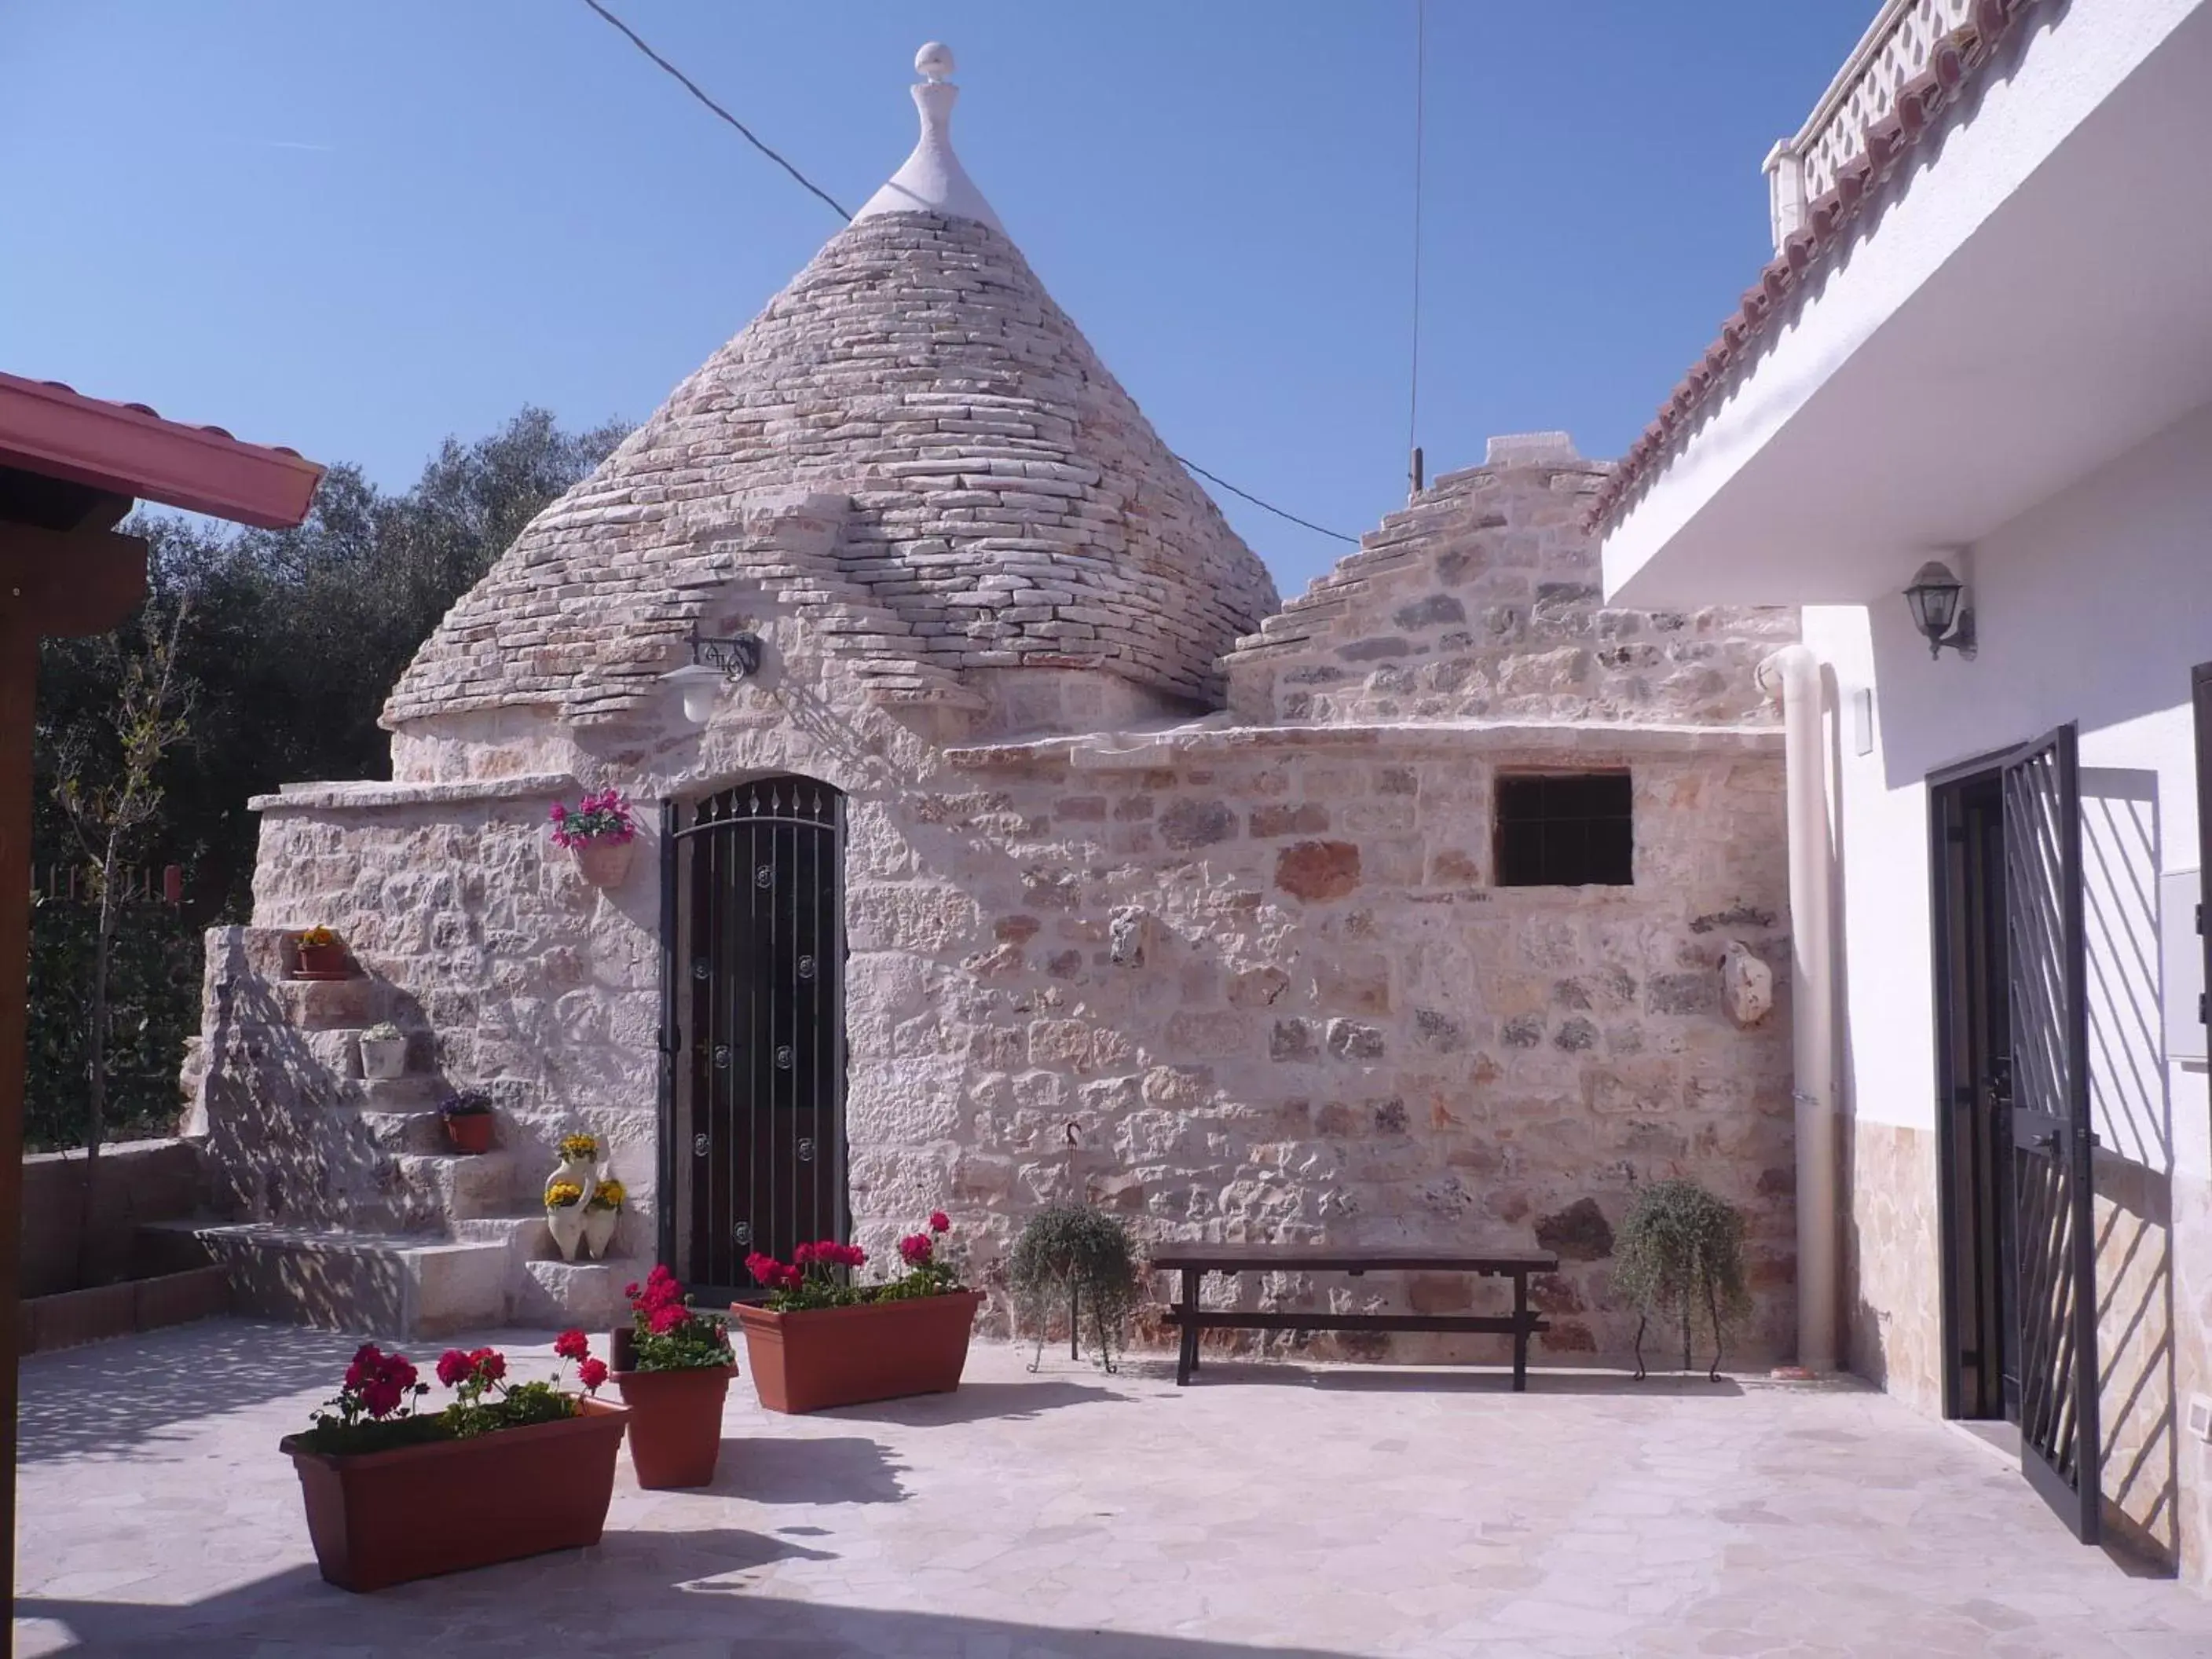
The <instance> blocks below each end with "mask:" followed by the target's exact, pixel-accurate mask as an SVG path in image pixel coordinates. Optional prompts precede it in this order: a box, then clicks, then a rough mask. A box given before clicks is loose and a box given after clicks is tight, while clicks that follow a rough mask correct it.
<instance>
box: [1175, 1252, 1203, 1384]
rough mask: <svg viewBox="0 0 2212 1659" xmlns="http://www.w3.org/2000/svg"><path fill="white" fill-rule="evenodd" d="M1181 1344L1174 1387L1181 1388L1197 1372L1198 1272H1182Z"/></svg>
mask: <svg viewBox="0 0 2212 1659" xmlns="http://www.w3.org/2000/svg"><path fill="white" fill-rule="evenodd" d="M1177 1305H1178V1306H1179V1308H1180V1309H1181V1310H1182V1346H1180V1347H1179V1348H1178V1349H1177V1350H1176V1387H1177V1388H1182V1387H1183V1386H1184V1385H1185V1384H1186V1383H1188V1382H1189V1381H1190V1379H1191V1377H1192V1376H1194V1374H1195V1373H1196V1372H1197V1370H1198V1270H1197V1269H1196V1268H1194V1267H1185V1268H1184V1269H1183V1270H1182V1301H1181V1302H1180V1303H1179V1304H1177Z"/></svg>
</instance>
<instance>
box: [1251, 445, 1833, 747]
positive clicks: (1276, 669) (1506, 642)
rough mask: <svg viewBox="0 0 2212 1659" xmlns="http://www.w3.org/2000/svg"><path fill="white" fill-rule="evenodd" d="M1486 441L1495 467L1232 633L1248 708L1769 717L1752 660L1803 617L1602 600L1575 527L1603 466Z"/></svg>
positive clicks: (1585, 541)
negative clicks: (1255, 626)
mask: <svg viewBox="0 0 2212 1659" xmlns="http://www.w3.org/2000/svg"><path fill="white" fill-rule="evenodd" d="M1492 447H1493V449H1494V450H1496V451H1497V452H1498V454H1499V458H1500V459H1499V463H1498V464H1497V465H1485V466H1480V467H1474V468H1470V469H1469V470H1468V471H1464V472H1455V473H1451V474H1448V475H1447V476H1445V477H1441V478H1439V479H1437V482H1436V483H1435V484H1434V485H1432V486H1431V488H1430V489H1427V490H1426V491H1425V492H1424V493H1423V494H1422V495H1420V496H1419V497H1418V498H1416V499H1415V501H1413V504H1412V505H1410V506H1409V507H1407V508H1406V509H1405V510H1404V511H1403V512H1400V513H1391V514H1390V515H1389V517H1388V518H1386V519H1385V520H1383V525H1382V527H1381V528H1380V529H1378V530H1376V531H1375V532H1372V533H1371V534H1370V535H1368V536H1366V537H1364V538H1363V539H1362V541H1361V544H1360V550H1359V551H1358V552H1357V553H1354V554H1352V555H1351V556H1349V557H1347V558H1346V559H1344V560H1343V561H1342V562H1340V563H1339V564H1338V565H1337V567H1336V568H1335V569H1334V570H1333V571H1332V572H1330V573H1329V574H1328V575H1327V576H1324V577H1322V579H1321V580H1319V581H1317V582H1316V583H1315V584H1314V585H1313V586H1312V587H1310V589H1308V590H1307V592H1304V594H1302V595H1300V596H1299V597H1298V598H1297V599H1293V600H1291V602H1290V604H1288V605H1285V606H1284V607H1283V609H1282V610H1281V611H1279V612H1278V613H1277V614H1276V615H1274V616H1273V617H1268V618H1267V621H1266V623H1263V624H1262V625H1261V628H1260V629H1259V630H1258V631H1257V632H1256V633H1255V634H1252V635H1248V636H1246V637H1245V638H1243V639H1242V640H1240V641H1237V649H1236V650H1235V652H1234V653H1231V656H1230V658H1229V674H1230V681H1231V691H1230V704H1231V708H1232V709H1234V710H1235V712H1236V713H1237V715H1238V717H1239V718H1240V719H1243V720H1251V721H1253V722H1255V723H1272V722H1274V721H1277V720H1284V721H1292V722H1298V723H1314V724H1342V723H1346V722H1352V723H1358V722H1369V721H1396V720H1561V721H1576V720H1635V721H1654V722H1699V723H1704V722H1714V721H1722V722H1735V721H1743V722H1749V723H1753V724H1765V723H1769V722H1771V720H1773V719H1774V718H1775V715H1774V713H1773V711H1772V710H1771V708H1769V707H1768V706H1767V705H1766V704H1765V701H1764V700H1763V698H1762V697H1761V696H1760V694H1759V690H1758V687H1757V686H1756V685H1755V684H1753V675H1752V670H1753V668H1754V667H1755V666H1756V665H1757V664H1758V662H1759V659H1760V658H1762V657H1763V656H1765V655H1766V654H1767V653H1769V652H1771V651H1772V650H1774V649H1775V647H1778V646H1779V645H1782V644H1784V643H1786V642H1788V641H1792V640H1794V639H1796V637H1797V623H1796V612H1794V611H1775V610H1765V611H1759V610H1745V609H1720V608H1714V609H1709V610H1704V611H1632V610H1627V609H1624V608H1622V607H1620V606H1614V605H1607V604H1606V603H1605V599H1604V595H1603V592H1602V589H1601V585H1600V583H1601V570H1600V568H1599V561H1598V555H1597V550H1596V548H1595V545H1594V544H1592V543H1591V541H1590V538H1589V534H1588V533H1587V532H1585V531H1584V529H1583V520H1584V519H1585V518H1586V517H1587V515H1588V513H1589V505H1590V502H1591V501H1592V500H1594V499H1595V495H1596V493H1597V490H1598V489H1599V488H1600V487H1601V485H1602V484H1603V483H1604V482H1605V479H1606V477H1607V476H1608V473H1609V471H1610V469H1609V468H1608V467H1607V466H1606V465H1603V464H1601V463H1599V462H1594V461H1585V460H1583V459H1579V458H1578V457H1577V456H1576V455H1575V454H1574V453H1573V447H1572V446H1571V444H1568V443H1567V442H1566V441H1565V439H1564V438H1563V437H1556V435H1554V441H1552V442H1550V443H1547V444H1540V445H1527V444H1520V445H1516V441H1512V440H1492Z"/></svg>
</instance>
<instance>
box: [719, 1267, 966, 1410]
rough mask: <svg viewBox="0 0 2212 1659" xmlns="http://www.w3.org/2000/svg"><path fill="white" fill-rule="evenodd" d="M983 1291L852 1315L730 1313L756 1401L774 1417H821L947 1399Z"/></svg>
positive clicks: (741, 1309)
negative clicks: (829, 1410)
mask: <svg viewBox="0 0 2212 1659" xmlns="http://www.w3.org/2000/svg"><path fill="white" fill-rule="evenodd" d="M982 1305H983V1297H982V1293H981V1291H953V1292H952V1293H951V1294H950V1295H948V1296H921V1297H915V1298H914V1299H913V1300H911V1301H908V1302H875V1303H869V1304H865V1305H863V1306H860V1307H857V1308H816V1309H812V1310H809V1311H807V1312H805V1313H770V1312H769V1310H767V1309H765V1308H755V1307H751V1306H749V1305H747V1304H744V1303H742V1302H740V1303H733V1304H731V1309H730V1311H731V1312H732V1313H733V1314H735V1315H736V1316H737V1318H738V1324H739V1325H741V1326H742V1327H743V1328H744V1333H745V1358H746V1359H747V1361H748V1362H749V1363H750V1366H751V1368H752V1374H753V1387H754V1389H756V1390H757V1392H758V1394H759V1395H760V1402H761V1404H762V1405H763V1406H765V1407H768V1409H769V1410H770V1411H772V1412H818V1411H821V1410H823V1408H824V1407H829V1406H857V1405H859V1404H860V1403H861V1402H863V1401H869V1400H896V1399H898V1398H899V1397H900V1396H901V1395H909V1394H950V1393H951V1392H952V1390H953V1389H957V1388H958V1387H959V1386H960V1373H961V1371H962V1370H963V1369H965V1367H966V1365H967V1364H968V1334H969V1330H970V1329H971V1328H973V1327H974V1325H975V1310H976V1309H978V1308H980V1307H981V1306H982Z"/></svg>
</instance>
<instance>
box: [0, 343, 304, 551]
mask: <svg viewBox="0 0 2212 1659" xmlns="http://www.w3.org/2000/svg"><path fill="white" fill-rule="evenodd" d="M0 466H12V467H16V468H19V469H21V471H26V472H37V473H42V474H44V475H46V477H55V478H66V479H68V480H70V482H71V483H81V484H85V485H88V486H90V487H91V488H93V489H102V490H106V491H108V492H109V493H111V494H112V495H129V496H132V497H135V498H137V499H140V500H143V501H159V502H161V504H162V505H163V506H165V507H183V508H185V509H186V510H187V511H190V512H193V513H208V514H210V515H211V516H213V517H215V518H218V519H228V520H232V521H233V522H234V523H237V524H248V525H254V526H258V527H259V528H261V529H264V530H285V529H289V528H290V527H291V526H294V525H296V524H298V523H299V522H300V521H301V520H303V519H305V518H306V517H307V508H308V506H309V504H310V503H311V502H312V501H313V500H314V495H315V486H316V485H317V484H318V483H320V482H321V481H322V477H323V469H322V468H321V467H320V466H319V465H316V464H315V463H314V462H313V461H310V460H307V459H303V458H302V457H301V455H300V454H299V453H297V452H296V451H294V450H289V449H280V448H276V447H270V446H268V445H264V444H249V443H241V442H240V441H239V440H237V439H236V438H234V437H232V436H231V435H230V434H228V432H225V431H224V430H223V429H222V428H221V427H215V426H187V425H185V424H184V423H183V422H179V421H165V420H163V419H162V418H161V416H159V415H156V414H155V412H154V411H153V410H150V409H148V408H147V407H146V406H145V405H144V404H114V403H109V402H108V401H107V400H106V399H105V398H88V397H86V396H85V395H84V394H83V393H82V392H76V391H73V390H71V389H70V387H68V386H63V385H62V384H60V383H59V382H58V381H54V380H24V379H23V378H22V377H21V376H20V375H15V374H0Z"/></svg>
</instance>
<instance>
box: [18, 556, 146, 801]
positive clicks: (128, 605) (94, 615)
mask: <svg viewBox="0 0 2212 1659" xmlns="http://www.w3.org/2000/svg"><path fill="white" fill-rule="evenodd" d="M145 599H146V544H145V542H144V541H143V540H142V539H141V538H138V537H137V536H125V535H121V534H118V532H114V531H112V530H38V529H34V528H33V527H32V526H29V525H24V524H7V523H0V620H4V621H5V622H6V623H9V624H17V623H20V624H21V626H24V627H26V628H27V629H29V630H30V635H31V640H32V655H33V658H35V657H36V656H37V654H38V649H37V641H38V640H39V637H40V635H83V634H105V633H106V632H107V631H108V629H112V628H113V627H114V626H116V624H117V623H120V622H122V621H123V620H124V619H125V617H129V616H130V615H131V612H132V611H136V610H137V608H138V607H139V606H140V605H143V604H144V603H145ZM28 766H29V763H28V762H27V761H26V762H25V770H24V772H23V773H22V774H21V775H22V777H23V778H24V779H25V780H26V783H25V787H29V786H28V781H27V780H28V779H29V777H30V772H29V770H28ZM15 776H16V775H15V774H14V773H10V772H4V771H0V780H5V781H6V784H7V787H11V788H12V787H14V783H15Z"/></svg>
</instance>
